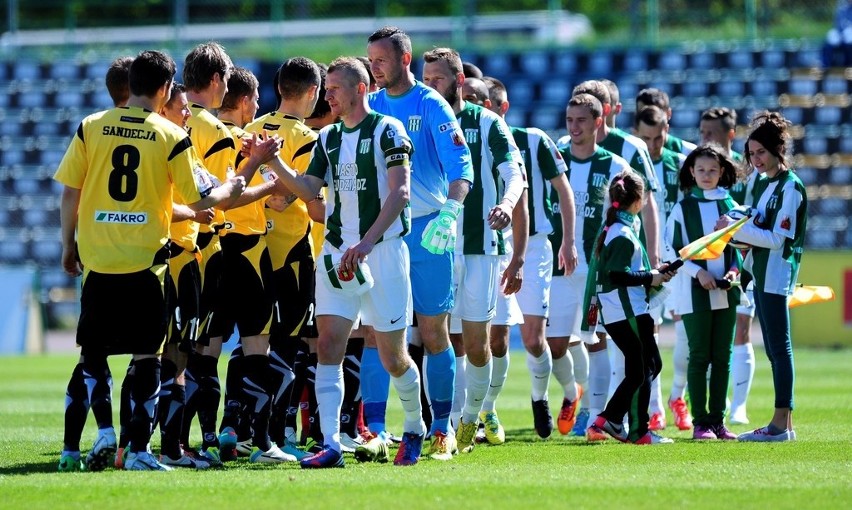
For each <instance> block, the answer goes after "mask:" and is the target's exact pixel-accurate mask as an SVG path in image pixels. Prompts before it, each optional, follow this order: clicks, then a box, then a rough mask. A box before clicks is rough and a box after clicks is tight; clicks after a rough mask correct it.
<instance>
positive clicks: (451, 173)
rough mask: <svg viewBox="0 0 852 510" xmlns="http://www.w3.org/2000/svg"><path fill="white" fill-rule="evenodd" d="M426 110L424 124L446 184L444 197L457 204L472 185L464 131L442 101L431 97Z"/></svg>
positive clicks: (468, 151) (447, 105)
mask: <svg viewBox="0 0 852 510" xmlns="http://www.w3.org/2000/svg"><path fill="white" fill-rule="evenodd" d="M426 112H427V115H428V118H427V119H426V122H425V125H426V126H428V128H429V129H430V130H431V131H432V139H433V140H435V146H436V147H435V149H436V151H437V153H438V155H439V157H440V160H441V167H442V168H443V169H444V172H445V173H446V174H447V181H449V183H450V187H449V191H448V193H447V199H448V200H455V201H457V202H459V204H461V203H463V202H464V199H465V197H466V196H467V193H468V191H470V185H471V184H473V164H472V163H471V159H470V149H469V148H468V146H467V143H465V141H464V133H462V131H461V128H460V127H459V123H458V121H457V120H456V115H455V113H453V109H452V108H450V105H449V104H447V102H446V101H440V100H437V99H435V100H432V101H431V102H430V103H429V108H428V109H427V110H426Z"/></svg>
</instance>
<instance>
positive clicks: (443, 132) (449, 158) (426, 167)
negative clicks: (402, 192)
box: [370, 81, 473, 218]
mask: <svg viewBox="0 0 852 510" xmlns="http://www.w3.org/2000/svg"><path fill="white" fill-rule="evenodd" d="M370 108H372V109H373V110H375V111H377V112H378V113H382V114H384V115H389V116H391V117H395V118H397V119H399V120H400V122H402V124H403V126H405V130H406V131H407V132H408V136H409V137H410V138H411V141H412V144H413V145H414V154H413V155H412V158H411V216H412V218H418V217H420V216H425V215H427V214H431V213H433V212H435V211H437V210H438V209H440V208H441V206H442V205H444V202H445V201H446V200H447V191H448V188H449V183H450V182H452V181H455V180H458V179H464V180H466V181H469V182H471V183H473V166H472V164H471V159H470V150H468V147H467V144H466V143H465V139H464V134H463V133H462V131H461V129H460V128H459V124H458V121H457V120H456V116H455V114H454V113H453V109H452V108H451V107H450V105H449V103H447V101H445V100H444V98H443V97H441V95H440V94H438V93H437V92H436V91H435V90H433V89H431V88H429V87H427V86H426V85H424V84H423V83H422V82H419V81H415V82H414V86H413V87H412V88H411V89H410V90H408V92H406V93H405V94H402V95H400V96H392V95H390V94H388V93H387V91H386V90H384V89H382V90H379V91H377V92H374V93H372V94H370Z"/></svg>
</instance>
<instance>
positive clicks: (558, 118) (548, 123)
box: [530, 107, 565, 131]
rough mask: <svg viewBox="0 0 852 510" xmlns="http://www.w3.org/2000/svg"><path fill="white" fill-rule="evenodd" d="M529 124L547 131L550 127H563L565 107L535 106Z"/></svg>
mask: <svg viewBox="0 0 852 510" xmlns="http://www.w3.org/2000/svg"><path fill="white" fill-rule="evenodd" d="M530 122H531V124H530V125H531V126H535V127H537V128H539V129H543V130H545V131H549V130H551V129H554V128H557V129H563V128H564V126H565V109H564V107H563V108H556V107H554V108H537V109H536V110H535V111H534V112H533V113H532V117H531V118H530Z"/></svg>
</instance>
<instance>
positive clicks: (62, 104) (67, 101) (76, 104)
mask: <svg viewBox="0 0 852 510" xmlns="http://www.w3.org/2000/svg"><path fill="white" fill-rule="evenodd" d="M84 99H85V96H83V95H82V94H81V93H80V91H78V90H66V91H62V92H58V93H57V94H56V97H55V98H54V106H56V107H57V108H81V107H82V106H83V102H84ZM111 104H112V101H110V105H111Z"/></svg>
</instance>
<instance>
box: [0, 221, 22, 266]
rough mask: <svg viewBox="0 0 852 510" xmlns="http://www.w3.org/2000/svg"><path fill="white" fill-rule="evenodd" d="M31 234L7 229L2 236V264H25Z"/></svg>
mask: <svg viewBox="0 0 852 510" xmlns="http://www.w3.org/2000/svg"><path fill="white" fill-rule="evenodd" d="M28 239H29V234H28V232H27V231H26V230H25V229H19V228H6V229H3V231H2V234H0V262H5V263H9V264H23V263H24V262H26V259H27V242H28Z"/></svg>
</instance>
